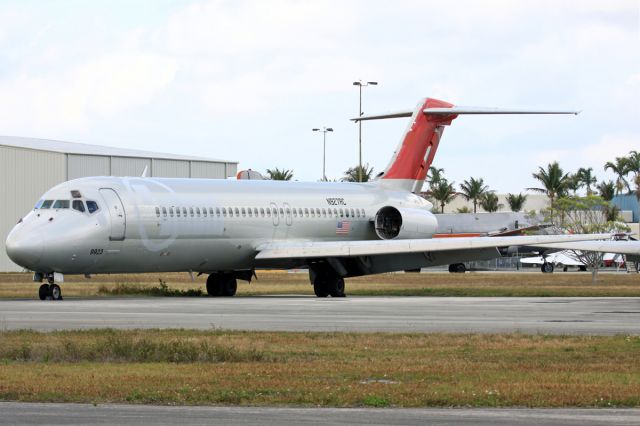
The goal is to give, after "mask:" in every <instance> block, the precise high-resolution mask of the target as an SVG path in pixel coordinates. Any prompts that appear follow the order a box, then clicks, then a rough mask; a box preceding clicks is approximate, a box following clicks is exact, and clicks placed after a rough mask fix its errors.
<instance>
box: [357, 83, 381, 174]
mask: <svg viewBox="0 0 640 426" xmlns="http://www.w3.org/2000/svg"><path fill="white" fill-rule="evenodd" d="M353 85H354V86H358V90H359V92H360V98H359V99H360V103H359V114H360V115H359V116H358V117H362V88H363V87H366V86H369V85H371V86H377V85H378V82H377V81H367V82H366V83H363V82H362V80H358V81H354V82H353ZM358 182H362V120H358Z"/></svg>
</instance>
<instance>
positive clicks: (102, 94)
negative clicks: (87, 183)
mask: <svg viewBox="0 0 640 426" xmlns="http://www.w3.org/2000/svg"><path fill="white" fill-rule="evenodd" d="M37 71H40V70H37ZM175 73H176V64H175V63H174V61H173V60H171V59H170V58H168V57H163V56H159V55H153V54H145V53H140V54H133V53H113V54H106V55H102V56H98V57H96V58H95V59H94V60H92V61H90V62H87V63H83V64H80V65H76V66H70V67H69V68H67V69H61V70H59V71H58V72H55V73H41V72H39V73H38V74H44V76H38V75H29V74H22V75H19V76H17V77H13V78H5V79H3V80H0V99H3V102H1V103H0V116H1V117H2V120H3V122H4V125H3V126H2V132H3V133H7V134H9V133H18V134H24V133H25V132H24V130H25V129H34V131H35V133H38V134H47V133H49V132H51V133H53V134H55V133H58V132H65V131H72V132H73V131H77V130H79V129H83V128H87V127H88V126H89V125H90V122H91V121H92V120H96V119H100V118H108V117H110V116H113V115H115V114H117V113H120V112H123V111H126V110H128V109H130V108H133V107H135V106H140V105H144V104H145V103H147V102H149V101H150V100H151V99H153V97H154V96H156V95H157V94H158V93H159V92H160V91H161V90H162V89H163V88H164V87H166V86H167V84H169V82H170V81H171V80H172V79H173V77H174V74H175ZM34 74H35V73H34Z"/></svg>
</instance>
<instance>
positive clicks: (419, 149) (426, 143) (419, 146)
mask: <svg viewBox="0 0 640 426" xmlns="http://www.w3.org/2000/svg"><path fill="white" fill-rule="evenodd" d="M578 113H579V111H560V110H530V109H501V108H482V107H462V106H454V105H452V104H450V103H448V102H445V101H441V100H438V99H433V98H426V99H424V100H422V101H421V102H420V103H419V104H418V106H417V107H416V108H415V109H414V110H413V111H398V112H392V113H387V114H379V115H364V116H362V117H359V118H354V119H352V120H353V121H356V122H357V121H364V120H380V119H386V118H400V117H411V121H410V123H409V125H408V126H407V130H406V131H405V132H404V135H403V137H402V139H401V140H400V143H399V144H398V147H397V148H396V150H395V152H394V153H393V157H392V158H391V161H390V162H389V165H388V166H387V168H386V169H385V170H384V172H382V173H381V174H380V175H378V180H377V184H378V185H380V186H383V187H385V188H389V189H397V190H402V191H411V192H414V193H419V192H420V191H421V190H422V185H423V184H424V180H425V178H426V176H427V171H428V170H429V167H430V166H431V163H433V158H434V157H435V155H436V151H437V150H438V145H439V144H440V138H441V137H442V132H443V131H444V126H448V125H450V124H451V122H452V121H453V120H454V119H455V118H457V117H458V115H460V114H578Z"/></svg>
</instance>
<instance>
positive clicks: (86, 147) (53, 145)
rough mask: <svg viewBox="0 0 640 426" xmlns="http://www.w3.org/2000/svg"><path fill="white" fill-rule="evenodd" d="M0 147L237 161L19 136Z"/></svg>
mask: <svg viewBox="0 0 640 426" xmlns="http://www.w3.org/2000/svg"><path fill="white" fill-rule="evenodd" d="M0 145H5V146H11V147H16V148H27V149H35V150H39V151H51V152H59V153H62V154H80V155H104V156H112V157H135V158H159V159H163V160H184V161H210V162H218V163H234V164H236V163H237V161H228V160H219V159H214V158H205V157H192V156H188V155H176V154H167V153H163V152H152V151H141V150H137V149H129V148H116V147H111V146H103V145H90V144H86V143H76V142H63V141H56V140H51V139H38V138H25V137H20V136H0Z"/></svg>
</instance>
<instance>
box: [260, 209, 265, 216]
mask: <svg viewBox="0 0 640 426" xmlns="http://www.w3.org/2000/svg"><path fill="white" fill-rule="evenodd" d="M260 216H262V217H264V207H260Z"/></svg>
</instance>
